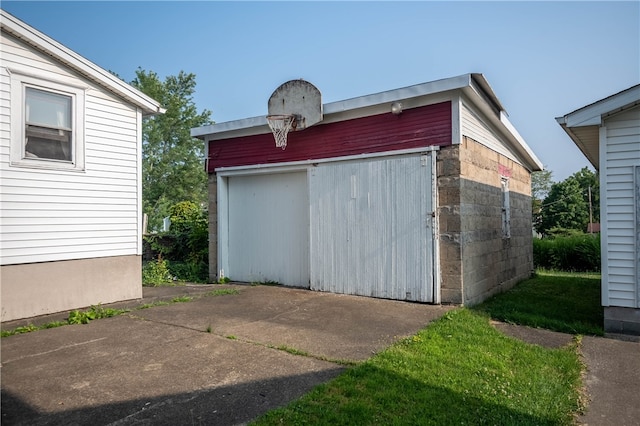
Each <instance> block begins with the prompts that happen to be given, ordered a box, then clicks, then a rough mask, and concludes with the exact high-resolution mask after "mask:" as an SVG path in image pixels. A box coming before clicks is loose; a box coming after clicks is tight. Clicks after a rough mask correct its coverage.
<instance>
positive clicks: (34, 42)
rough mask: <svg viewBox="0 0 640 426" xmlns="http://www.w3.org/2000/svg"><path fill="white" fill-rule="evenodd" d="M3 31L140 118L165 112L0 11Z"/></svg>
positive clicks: (103, 71) (84, 59)
mask: <svg viewBox="0 0 640 426" xmlns="http://www.w3.org/2000/svg"><path fill="white" fill-rule="evenodd" d="M0 17H1V18H2V19H1V21H0V27H1V28H2V31H4V32H6V33H8V34H11V35H12V36H14V37H17V38H18V39H20V40H22V41H24V42H26V43H27V44H29V45H30V46H32V47H34V48H35V49H38V50H40V51H41V52H43V53H45V54H47V55H49V56H52V57H53V58H55V59H57V60H59V61H60V62H62V63H63V64H65V65H66V66H68V67H69V68H71V69H73V70H74V71H76V72H78V73H80V74H81V75H82V76H84V77H85V78H87V79H88V80H90V81H92V82H94V83H96V84H98V85H99V86H102V87H104V88H106V89H107V90H109V91H111V92H113V93H115V94H116V95H118V96H120V97H121V98H123V99H125V100H127V101H129V102H131V103H132V104H134V105H135V106H137V107H139V108H140V109H142V111H143V115H154V114H162V113H164V112H165V109H164V108H162V107H161V105H160V103H159V102H158V101H156V100H155V99H152V98H151V97H149V96H147V95H146V94H144V93H143V92H141V91H140V90H138V89H136V88H135V87H133V86H131V85H130V84H128V83H126V82H125V81H122V80H120V79H119V78H118V77H116V76H115V75H113V74H111V73H110V72H108V71H106V70H105V69H104V68H102V67H100V66H98V65H96V64H94V63H93V62H91V61H89V60H88V59H87V58H85V57H83V56H81V55H79V54H78V53H76V52H74V51H73V50H71V49H69V48H68V47H66V46H64V45H63V44H61V43H59V42H57V41H55V40H54V39H52V38H51V37H49V36H47V35H46V34H44V33H42V32H40V31H38V30H37V29H35V28H34V27H32V26H30V25H28V24H27V23H25V22H23V21H21V20H20V19H18V18H16V17H15V16H13V15H11V14H10V13H8V12H7V11H5V10H3V9H0Z"/></svg>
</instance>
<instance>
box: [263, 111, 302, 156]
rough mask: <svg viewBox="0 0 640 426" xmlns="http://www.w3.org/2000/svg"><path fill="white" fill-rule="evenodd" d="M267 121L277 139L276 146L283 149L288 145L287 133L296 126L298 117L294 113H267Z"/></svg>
mask: <svg viewBox="0 0 640 426" xmlns="http://www.w3.org/2000/svg"><path fill="white" fill-rule="evenodd" d="M267 123H268V124H269V127H270V128H271V131H272V132H273V137H274V138H275V140H276V147H277V148H282V149H283V150H284V149H285V148H286V147H287V135H288V134H289V132H290V131H291V130H292V129H295V128H296V117H295V115H293V114H274V115H267Z"/></svg>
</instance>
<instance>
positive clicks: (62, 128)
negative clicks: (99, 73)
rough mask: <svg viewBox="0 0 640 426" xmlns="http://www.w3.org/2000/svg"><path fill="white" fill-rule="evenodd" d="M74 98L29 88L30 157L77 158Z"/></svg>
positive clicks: (26, 149) (27, 145) (27, 138)
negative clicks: (74, 153)
mask: <svg viewBox="0 0 640 426" xmlns="http://www.w3.org/2000/svg"><path fill="white" fill-rule="evenodd" d="M72 101H73V98H72V97H71V96H67V95H61V94H58V93H52V92H47V91H44V90H40V89H34V88H32V87H26V88H25V110H26V113H25V144H24V156H25V157H26V158H41V159H44V160H59V161H68V162H71V161H72V160H73V149H72V144H71V141H72V136H73V128H72V125H71V121H72V120H71V112H72V108H71V106H72Z"/></svg>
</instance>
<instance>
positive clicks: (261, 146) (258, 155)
mask: <svg viewBox="0 0 640 426" xmlns="http://www.w3.org/2000/svg"><path fill="white" fill-rule="evenodd" d="M432 145H440V146H443V145H451V102H443V103H439V104H434V105H427V106H424V107H420V108H413V109H408V110H405V111H404V112H403V113H402V114H400V115H398V116H396V115H393V114H391V113H386V114H379V115H373V116H369V117H363V118H357V119H353V120H347V121H341V122H337V123H330V124H319V125H316V126H314V127H310V128H308V129H306V130H302V131H299V132H291V133H289V137H288V142H287V149H285V150H282V149H280V148H276V146H275V141H274V139H273V135H272V134H271V133H268V134H262V135H254V136H245V137H238V138H231V139H223V140H217V141H211V142H209V158H208V160H209V161H208V171H209V173H213V171H214V170H215V169H216V168H217V167H229V166H245V165H250V164H266V163H281V162H286V161H299V160H315V159H321V158H332V157H341V156H345V155H357V154H365V153H373V152H384V151H394V150H399V149H409V148H419V147H424V146H432Z"/></svg>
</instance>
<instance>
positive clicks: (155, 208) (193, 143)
mask: <svg viewBox="0 0 640 426" xmlns="http://www.w3.org/2000/svg"><path fill="white" fill-rule="evenodd" d="M131 84H132V85H133V86H134V87H136V88H138V89H139V90H140V91H142V92H143V93H145V94H147V95H148V96H150V97H152V98H153V99H155V100H157V101H158V102H160V104H161V105H162V106H163V108H165V109H166V113H165V114H160V115H157V116H154V117H150V118H146V119H145V120H144V123H143V142H142V204H143V211H144V213H146V214H147V215H148V217H149V228H150V229H151V230H158V229H160V226H161V224H162V218H164V217H166V216H169V208H170V206H172V205H174V204H176V203H179V202H181V201H184V200H189V201H192V202H194V203H196V204H198V205H201V204H203V203H205V202H206V199H207V175H206V171H205V169H204V163H203V160H204V143H203V141H201V140H199V139H196V138H193V137H191V128H193V127H199V126H204V125H207V124H211V120H210V117H211V111H208V110H206V109H205V110H203V111H202V112H198V110H197V108H196V105H195V103H194V101H193V94H194V92H195V87H196V76H195V75H194V74H188V73H185V72H184V71H180V73H179V74H178V75H177V76H168V77H166V78H165V80H164V81H162V80H161V79H160V77H159V76H158V74H156V73H155V72H153V71H145V70H143V69H138V70H137V71H136V78H135V79H134V80H133V81H132V82H131Z"/></svg>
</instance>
